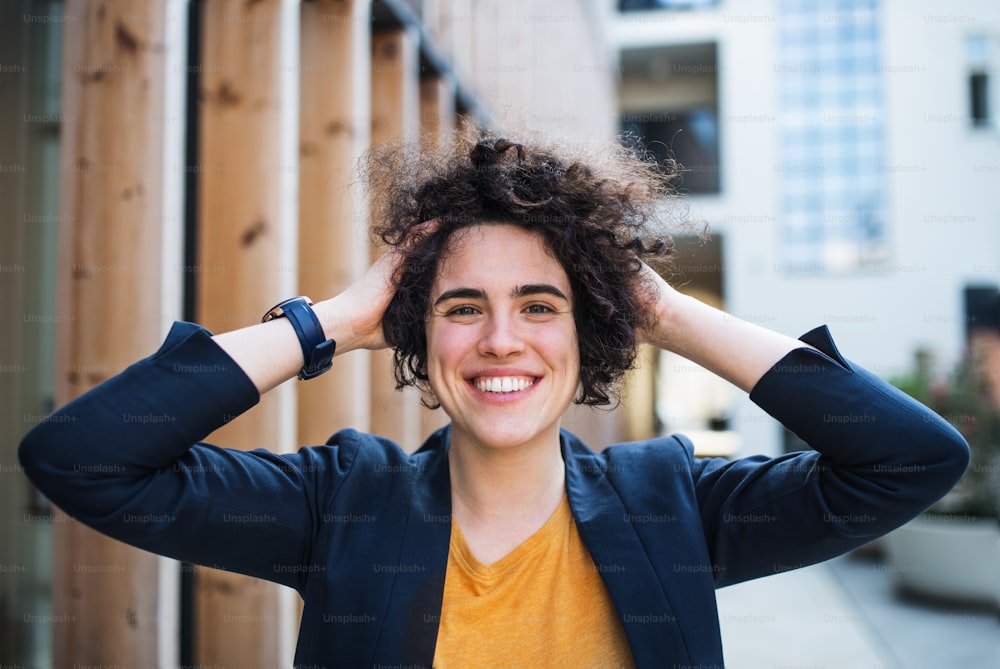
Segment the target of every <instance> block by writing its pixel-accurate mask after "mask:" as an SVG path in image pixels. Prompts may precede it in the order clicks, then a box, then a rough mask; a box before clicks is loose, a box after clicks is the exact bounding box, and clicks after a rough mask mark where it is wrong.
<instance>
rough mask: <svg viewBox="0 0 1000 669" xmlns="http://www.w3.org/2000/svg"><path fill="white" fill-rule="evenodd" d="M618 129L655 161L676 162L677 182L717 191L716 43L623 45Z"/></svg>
mask: <svg viewBox="0 0 1000 669" xmlns="http://www.w3.org/2000/svg"><path fill="white" fill-rule="evenodd" d="M621 67H622V78H621V84H620V90H619V100H620V105H621V110H622V111H621V117H620V130H621V132H622V136H623V140H624V141H626V142H627V143H629V142H632V141H634V140H636V139H637V140H639V141H640V142H641V143H642V144H643V145H644V146H645V147H646V148H647V149H648V150H649V151H650V153H652V154H653V155H654V156H655V157H656V158H657V160H660V161H666V160H676V161H677V162H678V163H680V166H681V173H680V180H679V181H678V182H677V184H676V186H677V188H678V189H679V190H680V191H681V192H685V193H691V194H704V193H718V192H719V190H720V178H719V116H718V104H717V99H718V76H717V75H718V68H717V65H716V45H715V43H714V42H708V43H698V44H683V45H670V46H662V47H654V48H640V49H625V50H623V51H622V57H621Z"/></svg>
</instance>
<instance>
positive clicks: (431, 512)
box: [373, 428, 451, 667]
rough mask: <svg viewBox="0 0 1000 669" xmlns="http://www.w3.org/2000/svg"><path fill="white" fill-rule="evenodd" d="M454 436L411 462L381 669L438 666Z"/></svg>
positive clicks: (440, 438)
mask: <svg viewBox="0 0 1000 669" xmlns="http://www.w3.org/2000/svg"><path fill="white" fill-rule="evenodd" d="M449 437H450V430H449V429H448V428H443V429H442V430H439V431H438V432H437V433H435V434H434V435H433V436H432V437H431V438H430V439H428V441H427V442H426V443H425V444H424V446H423V447H421V449H420V450H419V451H418V452H417V453H416V454H414V456H413V458H412V459H411V462H413V463H414V464H415V465H416V466H415V468H414V471H413V472H410V477H411V480H410V482H409V500H408V505H407V509H408V516H407V519H406V525H405V529H404V532H403V537H402V541H401V547H400V553H399V562H398V567H397V571H396V574H395V575H394V582H393V586H392V590H391V593H390V595H389V602H388V606H387V608H386V615H385V620H384V622H383V624H382V627H381V633H380V637H381V638H380V639H379V641H378V643H377V644H376V653H375V657H374V660H373V664H374V665H376V666H409V667H417V666H419V667H430V666H431V663H432V662H433V661H434V649H435V646H436V645H437V633H438V624H439V622H440V618H441V601H442V597H443V595H444V579H445V573H446V571H447V568H448V546H449V543H450V541H451V480H450V478H449V474H448V443H449ZM387 540H389V538H388V537H387Z"/></svg>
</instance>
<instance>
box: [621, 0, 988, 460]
mask: <svg viewBox="0 0 1000 669" xmlns="http://www.w3.org/2000/svg"><path fill="white" fill-rule="evenodd" d="M777 8H778V5H777V3H776V2H775V1H771V0H756V1H749V0H748V1H745V2H740V3H735V2H729V3H725V2H723V3H721V6H720V7H719V8H717V9H715V10H710V11H697V12H663V13H659V12H658V13H656V14H658V15H659V16H654V15H648V16H645V18H643V16H641V15H640V16H638V17H635V18H632V17H626V18H624V19H623V20H621V21H619V23H618V25H617V26H616V27H615V30H614V33H613V34H614V36H615V37H616V39H617V41H618V43H619V44H620V45H628V46H649V45H653V44H657V43H670V42H677V41H679V42H687V41H701V40H705V39H716V40H718V43H719V52H718V58H719V61H718V63H719V67H718V70H719V73H718V74H719V100H720V102H719V118H720V136H721V146H722V149H721V156H722V166H721V171H722V172H721V175H720V176H721V180H722V192H721V194H720V195H718V196H698V197H691V198H690V199H689V204H690V207H691V215H692V216H693V217H695V218H703V219H704V220H706V221H707V222H708V223H709V224H710V226H711V228H712V230H713V231H715V232H718V233H721V234H722V235H723V241H724V246H723V262H724V266H725V276H724V279H725V294H726V301H727V308H728V310H729V311H730V312H732V313H734V314H736V315H739V316H742V317H744V318H746V319H748V320H751V321H754V322H757V323H759V324H761V325H765V326H767V327H771V328H773V329H776V330H780V331H784V332H787V333H789V334H801V333H802V332H804V331H806V330H808V329H810V328H811V327H813V326H815V325H818V324H820V323H828V324H829V325H830V328H831V330H832V331H833V334H834V336H835V337H836V340H837V343H838V346H839V347H840V349H841V351H842V352H843V353H844V354H845V355H846V356H847V357H848V358H851V359H852V360H854V361H855V362H857V363H859V364H862V365H864V366H866V367H868V368H870V369H872V370H873V371H875V372H876V373H878V374H880V375H882V376H892V375H895V374H899V373H901V372H903V371H904V370H906V369H907V368H908V366H909V364H910V362H911V360H912V355H913V351H914V349H915V348H917V347H919V346H925V347H930V348H931V349H932V350H934V351H935V352H936V353H937V355H938V357H939V359H940V361H941V363H942V366H946V365H947V364H949V363H950V362H951V361H953V360H954V359H955V358H956V356H957V355H958V354H959V352H960V350H961V346H962V337H963V333H964V324H963V314H962V288H963V286H964V285H965V284H967V283H969V282H971V281H983V282H993V283H1000V128H993V129H990V130H982V129H972V128H971V127H970V126H969V123H968V121H967V120H966V119H967V117H968V110H967V105H968V91H967V88H966V87H967V82H966V76H967V74H966V61H965V51H964V48H965V38H966V36H967V35H969V34H973V33H988V34H992V35H994V36H996V37H1000V3H996V2H994V1H991V0H963V1H962V2H955V3H951V4H949V5H942V4H941V3H939V2H930V1H929V0H917V1H904V0H886V1H885V2H883V3H881V16H880V17H879V30H880V40H881V49H882V52H881V61H882V66H883V73H884V77H883V81H884V84H885V88H884V91H883V95H884V98H883V99H884V112H885V114H886V119H885V123H884V128H885V130H886V146H885V151H886V163H887V165H888V169H887V172H886V179H887V183H886V187H887V193H888V212H887V213H888V218H889V221H888V234H889V253H890V258H889V261H888V263H887V265H886V266H885V268H884V269H879V270H874V271H865V272H857V273H851V274H841V275H834V274H823V275H811V276H810V275H806V276H803V275H798V274H788V273H785V272H783V271H782V269H781V267H780V263H781V255H780V250H781V249H780V247H779V241H778V240H779V228H778V225H779V222H780V210H779V196H780V190H779V189H780V183H779V180H778V174H777V172H776V169H775V166H776V165H777V164H778V162H779V149H780V147H779V144H778V139H779V137H778V130H779V127H780V125H779V123H780V112H779V110H778V107H777V101H778V90H777V85H778V78H777V76H778V75H777V73H776V70H775V66H776V65H778V58H777V47H778V34H777V27H778V16H777ZM640 14H641V13H640ZM991 74H992V76H993V80H992V81H991V84H992V85H993V86H995V87H996V86H1000V71H994V72H992V73H991ZM735 428H736V429H737V430H738V431H740V432H741V433H742V434H743V436H744V439H745V444H747V448H748V449H750V450H754V451H762V452H777V450H778V449H779V448H780V444H779V442H778V430H777V428H776V426H775V425H774V424H773V423H772V422H770V421H769V420H765V419H764V418H763V416H762V415H761V414H760V412H759V410H757V409H756V408H755V407H753V406H752V405H750V404H749V402H745V403H743V404H741V405H740V416H739V418H738V420H737V421H736V424H735Z"/></svg>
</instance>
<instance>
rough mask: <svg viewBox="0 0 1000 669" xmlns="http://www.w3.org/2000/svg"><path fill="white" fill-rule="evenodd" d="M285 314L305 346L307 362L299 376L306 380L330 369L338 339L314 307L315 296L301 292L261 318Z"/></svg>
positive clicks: (272, 318)
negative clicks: (332, 336)
mask: <svg viewBox="0 0 1000 669" xmlns="http://www.w3.org/2000/svg"><path fill="white" fill-rule="evenodd" d="M281 317H287V318H288V321H289V322H290V323H291V324H292V328H294V329H295V334H296V336H297V337H298V338H299V346H301V347H302V360H303V365H302V369H300V370H299V379H301V380H303V381H305V380H306V379H312V378H315V377H317V376H319V375H320V374H322V373H323V372H327V371H329V370H330V368H331V367H332V366H333V354H334V353H335V352H336V350H337V343H336V342H335V341H334V340H332V339H327V338H326V335H325V334H324V333H323V326H322V325H321V324H320V322H319V319H318V318H317V317H316V313H315V312H314V311H313V310H312V300H310V299H309V298H308V297H305V296H302V295H300V296H298V297H293V298H290V299H287V300H285V301H283V302H279V303H278V304H276V305H275V306H274V307H272V308H271V309H270V310H269V311H268V312H267V313H266V314H264V318H263V319H261V320H262V322H264V323H266V322H267V321H270V320H274V319H275V318H281Z"/></svg>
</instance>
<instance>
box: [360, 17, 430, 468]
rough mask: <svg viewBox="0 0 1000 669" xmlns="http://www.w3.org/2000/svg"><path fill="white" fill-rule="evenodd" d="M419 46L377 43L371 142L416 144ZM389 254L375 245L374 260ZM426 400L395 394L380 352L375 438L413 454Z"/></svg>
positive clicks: (403, 39)
mask: <svg viewBox="0 0 1000 669" xmlns="http://www.w3.org/2000/svg"><path fill="white" fill-rule="evenodd" d="M418 47H419V43H418V40H417V35H416V33H415V32H414V31H413V30H412V29H406V28H400V29H396V30H386V31H382V32H378V33H375V34H373V35H372V42H371V95H372V98H371V105H372V107H371V109H372V118H371V141H372V145H373V146H377V145H379V144H382V143H385V142H400V141H401V142H407V143H409V142H414V141H417V139H418V137H419V134H418V133H419V131H420V126H419V123H420V118H419V113H420V112H419V95H420V93H419V86H420V70H419V53H418ZM383 251H384V249H382V248H381V247H379V246H377V245H376V246H373V247H372V249H371V260H373V261H374V260H375V259H376V258H378V257H379V256H380V255H381V254H382V253H383ZM420 424H421V417H420V398H419V396H418V394H417V393H416V392H415V391H414V390H413V389H412V388H408V389H406V390H405V391H403V392H402V393H399V392H397V391H396V390H395V384H394V381H393V376H392V353H391V352H390V351H375V352H373V353H372V362H371V423H370V429H371V431H372V432H374V433H375V434H380V435H383V436H386V437H389V438H390V439H392V440H393V441H395V442H396V443H398V444H400V445H401V446H402V447H403V448H404V449H405V450H407V451H414V450H416V449H417V447H418V446H420V442H421V440H422V439H421V427H420Z"/></svg>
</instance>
